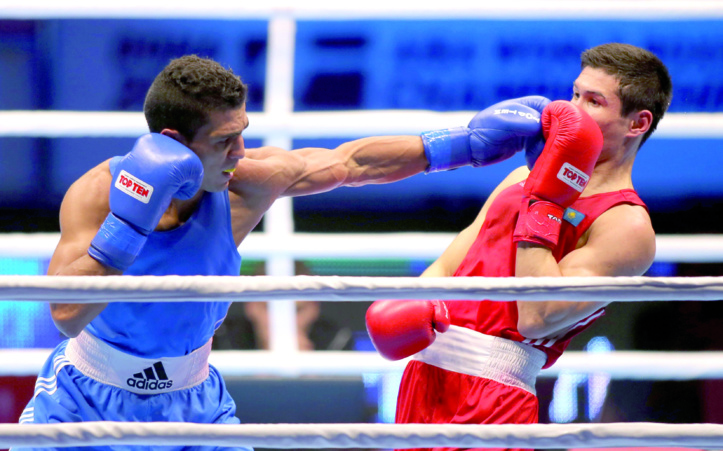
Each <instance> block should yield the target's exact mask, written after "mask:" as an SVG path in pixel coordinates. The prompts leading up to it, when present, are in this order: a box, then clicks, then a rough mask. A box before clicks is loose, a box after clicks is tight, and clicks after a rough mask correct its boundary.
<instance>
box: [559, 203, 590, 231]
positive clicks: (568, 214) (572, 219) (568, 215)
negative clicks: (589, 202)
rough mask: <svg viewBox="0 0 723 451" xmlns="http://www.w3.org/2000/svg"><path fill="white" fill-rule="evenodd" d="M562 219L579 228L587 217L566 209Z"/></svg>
mask: <svg viewBox="0 0 723 451" xmlns="http://www.w3.org/2000/svg"><path fill="white" fill-rule="evenodd" d="M562 219H564V220H565V221H567V222H569V223H570V224H572V225H574V226H575V227H577V226H578V225H580V223H581V222H582V220H583V219H585V215H584V214H582V213H580V212H579V211H577V210H574V209H572V208H569V207H568V208H566V209H565V214H563V215H562Z"/></svg>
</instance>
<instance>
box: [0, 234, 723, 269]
mask: <svg viewBox="0 0 723 451" xmlns="http://www.w3.org/2000/svg"><path fill="white" fill-rule="evenodd" d="M454 237H455V234H453V233H424V232H419V233H373V234H372V233H368V234H367V233H333V234H326V233H292V234H289V235H286V236H282V237H276V236H274V235H272V234H269V233H265V232H253V233H251V234H250V235H249V236H248V237H247V238H246V239H245V240H244V242H243V243H241V246H239V252H240V253H241V255H242V256H243V257H244V258H246V259H259V260H265V259H267V258H270V257H286V258H291V259H310V258H350V259H365V258H368V259H375V258H395V259H404V258H415V259H436V258H437V257H439V256H440V255H441V254H442V252H443V251H444V250H445V249H446V248H447V246H448V245H449V243H451V242H452V240H453V239H454ZM59 239H60V234H58V233H5V234H0V257H6V258H43V259H44V258H50V256H51V255H52V254H53V250H54V249H55V246H57V244H58V240H59ZM655 261H658V262H677V263H720V262H723V235H712V234H710V235H706V234H701V235H658V236H657V237H656V254H655Z"/></svg>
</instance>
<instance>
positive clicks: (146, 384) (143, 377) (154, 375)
mask: <svg viewBox="0 0 723 451" xmlns="http://www.w3.org/2000/svg"><path fill="white" fill-rule="evenodd" d="M126 384H128V386H129V387H134V388H138V389H141V390H163V389H166V388H171V387H172V386H173V381H172V380H169V379H168V376H167V375H166V369H165V368H163V363H161V362H156V363H154V364H153V366H149V367H148V368H146V369H145V370H143V371H141V372H140V373H136V374H134V375H133V377H129V378H128V380H126Z"/></svg>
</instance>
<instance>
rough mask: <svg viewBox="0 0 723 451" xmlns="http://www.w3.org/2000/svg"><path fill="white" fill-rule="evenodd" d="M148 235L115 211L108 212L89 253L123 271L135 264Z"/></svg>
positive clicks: (101, 261)
mask: <svg viewBox="0 0 723 451" xmlns="http://www.w3.org/2000/svg"><path fill="white" fill-rule="evenodd" d="M147 240H148V236H147V235H145V234H143V233H141V232H139V231H138V230H136V229H135V228H134V227H133V226H132V225H131V224H129V223H127V222H125V221H123V220H122V219H121V218H119V217H117V216H116V215H114V214H113V213H108V216H107V217H106V218H105V221H104V222H103V225H101V226H100V229H99V230H98V233H96V235H95V237H93V241H91V243H90V247H89V248H88V255H90V256H91V257H93V258H94V259H95V260H97V261H99V262H100V263H102V264H104V265H106V266H110V267H113V268H116V269H119V270H121V271H125V270H126V269H128V267H129V266H130V265H131V264H133V262H134V261H135V259H136V257H137V256H138V254H139V253H140V251H141V249H142V248H143V246H144V245H145V244H146V241H147Z"/></svg>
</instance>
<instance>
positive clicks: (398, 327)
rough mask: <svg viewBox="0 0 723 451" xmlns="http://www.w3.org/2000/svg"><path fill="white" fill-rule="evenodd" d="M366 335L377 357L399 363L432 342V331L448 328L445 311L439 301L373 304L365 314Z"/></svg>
mask: <svg viewBox="0 0 723 451" xmlns="http://www.w3.org/2000/svg"><path fill="white" fill-rule="evenodd" d="M366 322H367V332H369V336H370V337H371V339H372V343H374V347H375V348H377V351H379V354H381V355H382V357H384V358H385V359H388V360H400V359H403V358H405V357H409V356H410V355H413V354H416V353H417V352H419V351H421V350H423V349H424V348H426V347H427V346H429V345H431V344H432V342H434V339H435V338H436V337H437V334H436V332H435V330H436V331H438V332H446V331H447V329H449V322H450V321H449V311H448V310H447V305H446V304H445V303H444V302H442V301H375V302H374V303H373V304H372V305H371V306H369V309H368V310H367V315H366Z"/></svg>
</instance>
